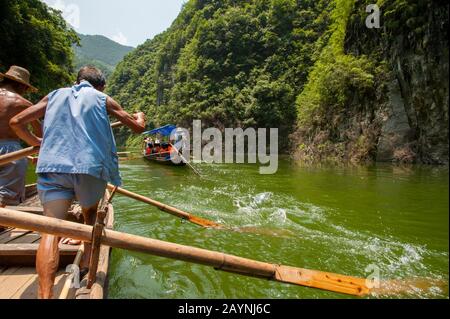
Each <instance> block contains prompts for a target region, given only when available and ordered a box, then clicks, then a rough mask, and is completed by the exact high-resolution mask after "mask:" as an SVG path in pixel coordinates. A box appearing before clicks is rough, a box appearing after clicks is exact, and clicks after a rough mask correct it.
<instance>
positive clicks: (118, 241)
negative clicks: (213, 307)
mask: <svg viewBox="0 0 450 319" xmlns="http://www.w3.org/2000/svg"><path fill="white" fill-rule="evenodd" d="M0 224H3V225H6V226H10V227H15V228H21V229H27V230H30V231H36V232H41V233H47V234H50V235H55V236H60V237H69V238H73V239H78V240H82V241H84V242H90V241H91V240H92V230H93V227H92V226H87V225H82V224H76V223H71V222H67V221H63V220H58V219H54V218H48V217H43V216H36V215H30V214H26V213H22V212H17V211H12V210H8V209H2V208H0ZM102 244H103V245H106V246H110V247H113V248H119V249H125V250H130V251H135V252H140V253H145V254H150V255H155V256H159V257H165V258H171V259H176V260H182V261H186V262H191V263H196V264H201V265H206V266H211V267H214V268H215V269H216V270H222V271H226V272H231V273H236V274H240V275H245V276H251V277H258V278H265V279H268V280H273V281H278V282H282V283H288V284H295V285H300V286H306V287H311V288H317V289H322V290H328V291H333V292H337V293H343V294H349V295H355V296H364V295H367V294H368V293H370V289H369V288H368V287H367V286H366V283H365V280H364V279H361V278H355V277H350V276H343V275H339V274H332V273H326V272H321V271H315V270H307V269H301V268H295V267H289V266H280V265H276V264H271V263H265V262H260V261H255V260H251V259H247V258H242V257H237V256H233V255H228V254H224V253H219V252H215V251H210V250H205V249H200V248H195V247H190V246H184V245H178V244H174V243H169V242H164V241H159V240H155V239H150V238H144V237H140V236H135V235H130V234H125V233H120V232H116V231H112V230H108V229H106V230H105V232H104V235H103V237H102Z"/></svg>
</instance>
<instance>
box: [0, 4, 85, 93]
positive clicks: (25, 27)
mask: <svg viewBox="0 0 450 319" xmlns="http://www.w3.org/2000/svg"><path fill="white" fill-rule="evenodd" d="M0 39H1V48H0V70H2V71H5V70H6V69H7V68H9V66H10V65H20V66H23V67H25V68H27V69H28V70H30V72H31V75H32V78H31V81H32V83H33V84H34V85H35V86H36V87H38V88H39V90H40V92H39V93H38V95H40V96H42V95H44V94H47V93H48V92H50V91H51V90H54V89H55V88H57V87H59V86H63V85H66V84H67V83H69V82H70V81H72V80H73V57H74V54H73V51H72V45H73V44H75V43H78V37H77V35H76V33H75V32H74V31H73V30H71V29H70V28H68V26H67V24H66V22H65V21H64V19H63V18H62V17H61V15H60V14H59V13H58V12H56V11H55V10H53V9H50V8H48V7H47V6H46V5H45V4H44V3H43V2H41V1H39V0H27V1H20V0H0Z"/></svg>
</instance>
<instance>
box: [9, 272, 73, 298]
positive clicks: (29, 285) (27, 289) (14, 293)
mask: <svg viewBox="0 0 450 319" xmlns="http://www.w3.org/2000/svg"><path fill="white" fill-rule="evenodd" d="M25 271H28V272H29V276H28V278H27V280H22V281H16V284H17V285H16V286H14V282H13V287H12V288H10V290H9V291H10V293H9V297H8V298H7V299H37V297H38V288H39V279H38V276H37V274H36V273H35V269H34V268H25ZM66 277H67V273H66V272H65V271H64V270H60V271H59V272H58V273H57V275H56V279H55V286H54V288H53V289H54V295H55V296H57V295H59V292H60V290H61V289H62V285H63V283H64V280H65V278H66ZM2 288H3V287H2Z"/></svg>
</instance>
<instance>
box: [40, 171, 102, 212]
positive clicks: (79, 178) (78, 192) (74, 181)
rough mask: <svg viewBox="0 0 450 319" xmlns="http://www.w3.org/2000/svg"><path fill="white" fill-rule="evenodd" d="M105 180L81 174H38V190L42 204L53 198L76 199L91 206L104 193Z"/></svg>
mask: <svg viewBox="0 0 450 319" xmlns="http://www.w3.org/2000/svg"><path fill="white" fill-rule="evenodd" d="M106 186H107V182H106V181H104V180H101V179H98V178H96V177H93V176H90V175H83V174H57V173H45V174H42V173H41V174H38V192H39V198H40V199H41V203H42V204H46V203H48V202H53V201H55V200H77V201H78V202H79V203H80V205H81V207H83V208H91V207H92V206H94V205H95V204H97V203H98V202H99V201H100V200H101V199H102V198H103V196H104V195H105V191H106Z"/></svg>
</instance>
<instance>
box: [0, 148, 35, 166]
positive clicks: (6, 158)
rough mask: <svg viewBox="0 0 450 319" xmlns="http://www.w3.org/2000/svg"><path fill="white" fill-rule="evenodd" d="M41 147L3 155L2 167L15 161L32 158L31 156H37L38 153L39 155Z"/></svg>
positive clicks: (0, 157) (0, 158) (0, 164)
mask: <svg viewBox="0 0 450 319" xmlns="http://www.w3.org/2000/svg"><path fill="white" fill-rule="evenodd" d="M39 149H40V148H39V146H34V147H28V148H24V149H23V150H20V151H17V152H12V153H8V154H5V155H1V156H0V166H3V165H6V164H9V163H11V162H14V161H18V160H20V159H22V158H25V157H28V156H31V155H35V154H37V153H39Z"/></svg>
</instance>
